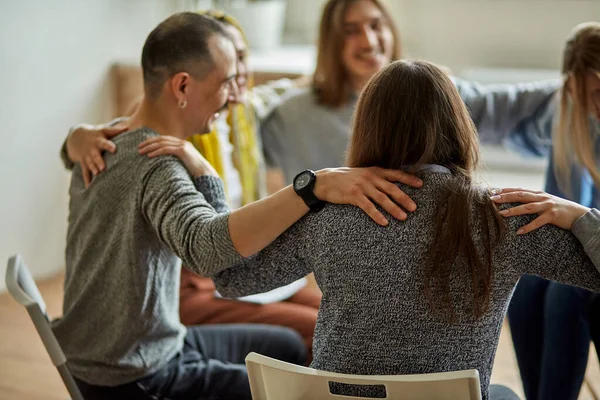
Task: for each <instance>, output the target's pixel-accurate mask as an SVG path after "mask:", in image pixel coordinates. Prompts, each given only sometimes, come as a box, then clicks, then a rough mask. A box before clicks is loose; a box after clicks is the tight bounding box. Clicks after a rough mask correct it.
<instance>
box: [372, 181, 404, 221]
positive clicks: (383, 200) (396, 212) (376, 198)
mask: <svg viewBox="0 0 600 400" xmlns="http://www.w3.org/2000/svg"><path fill="white" fill-rule="evenodd" d="M365 194H366V195H367V197H368V198H370V199H371V200H372V201H373V202H375V203H377V204H378V205H379V206H380V207H381V208H383V209H384V210H385V211H387V212H388V213H390V214H391V215H392V216H393V217H394V218H396V219H399V220H402V221H403V220H405V219H406V213H405V212H404V211H403V210H402V209H401V208H400V207H399V206H398V205H397V204H396V203H394V202H393V201H392V200H391V199H390V198H389V197H388V195H387V194H385V193H384V192H381V191H380V190H379V189H378V188H377V187H375V186H372V187H367V188H365ZM411 201H412V200H411Z"/></svg>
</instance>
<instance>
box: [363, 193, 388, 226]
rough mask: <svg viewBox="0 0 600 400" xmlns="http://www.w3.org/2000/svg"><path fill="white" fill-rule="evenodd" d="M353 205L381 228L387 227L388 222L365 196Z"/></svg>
mask: <svg viewBox="0 0 600 400" xmlns="http://www.w3.org/2000/svg"><path fill="white" fill-rule="evenodd" d="M355 205H356V206H357V207H359V208H360V209H361V210H363V211H364V212H365V213H367V215H368V216H369V217H370V218H371V219H372V220H373V221H375V222H376V223H377V224H379V225H381V226H387V225H388V223H389V222H388V220H387V219H386V218H385V217H384V216H383V214H382V213H381V212H380V211H379V210H378V209H377V207H375V205H374V204H373V203H372V202H371V200H369V199H368V198H367V197H366V196H362V197H360V198H358V199H357V201H356V204H355Z"/></svg>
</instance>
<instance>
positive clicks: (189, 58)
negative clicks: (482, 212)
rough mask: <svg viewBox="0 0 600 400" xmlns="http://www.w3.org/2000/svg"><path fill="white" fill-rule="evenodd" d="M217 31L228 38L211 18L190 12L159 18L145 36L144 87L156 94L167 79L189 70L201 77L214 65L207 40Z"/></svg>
mask: <svg viewBox="0 0 600 400" xmlns="http://www.w3.org/2000/svg"><path fill="white" fill-rule="evenodd" d="M215 35H219V36H223V37H226V38H228V39H231V38H230V36H229V34H228V33H227V31H226V30H225V27H224V26H223V25H222V23H220V22H219V21H217V20H215V19H214V18H211V17H208V16H204V15H199V14H197V13H192V12H182V13H177V14H174V15H172V16H170V17H169V18H167V19H165V20H164V21H163V22H161V23H160V24H159V25H158V26H157V27H156V28H154V30H153V31H152V32H150V34H149V35H148V38H147V39H146V43H145V44H144V49H143V50H142V71H143V75H144V90H145V91H146V93H147V94H148V95H149V96H150V97H156V96H157V95H158V94H159V93H160V90H161V88H162V86H163V84H164V83H165V82H166V81H167V79H169V78H171V77H172V76H173V75H175V74H177V73H179V72H188V73H189V74H190V75H192V76H194V78H196V79H203V78H204V77H206V75H208V74H209V73H210V72H211V71H212V70H213V69H214V67H215V62H214V59H213V56H212V54H211V52H210V49H209V46H208V41H209V40H210V38H211V37H213V36H215Z"/></svg>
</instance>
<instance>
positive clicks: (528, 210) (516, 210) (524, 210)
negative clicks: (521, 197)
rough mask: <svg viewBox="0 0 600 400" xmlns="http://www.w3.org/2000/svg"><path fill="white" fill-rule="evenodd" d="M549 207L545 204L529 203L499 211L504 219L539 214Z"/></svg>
mask: <svg viewBox="0 0 600 400" xmlns="http://www.w3.org/2000/svg"><path fill="white" fill-rule="evenodd" d="M550 207H551V206H550V205H549V204H546V203H529V204H523V205H520V206H516V207H512V208H508V209H506V210H502V211H500V214H501V215H502V216H504V217H514V216H516V215H528V214H541V213H542V212H544V211H546V210H547V209H549V208H550Z"/></svg>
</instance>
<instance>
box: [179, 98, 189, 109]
mask: <svg viewBox="0 0 600 400" xmlns="http://www.w3.org/2000/svg"><path fill="white" fill-rule="evenodd" d="M177 105H178V106H179V108H181V109H183V108H185V107H186V106H187V100H183V101H180V102H179V104H177Z"/></svg>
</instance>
